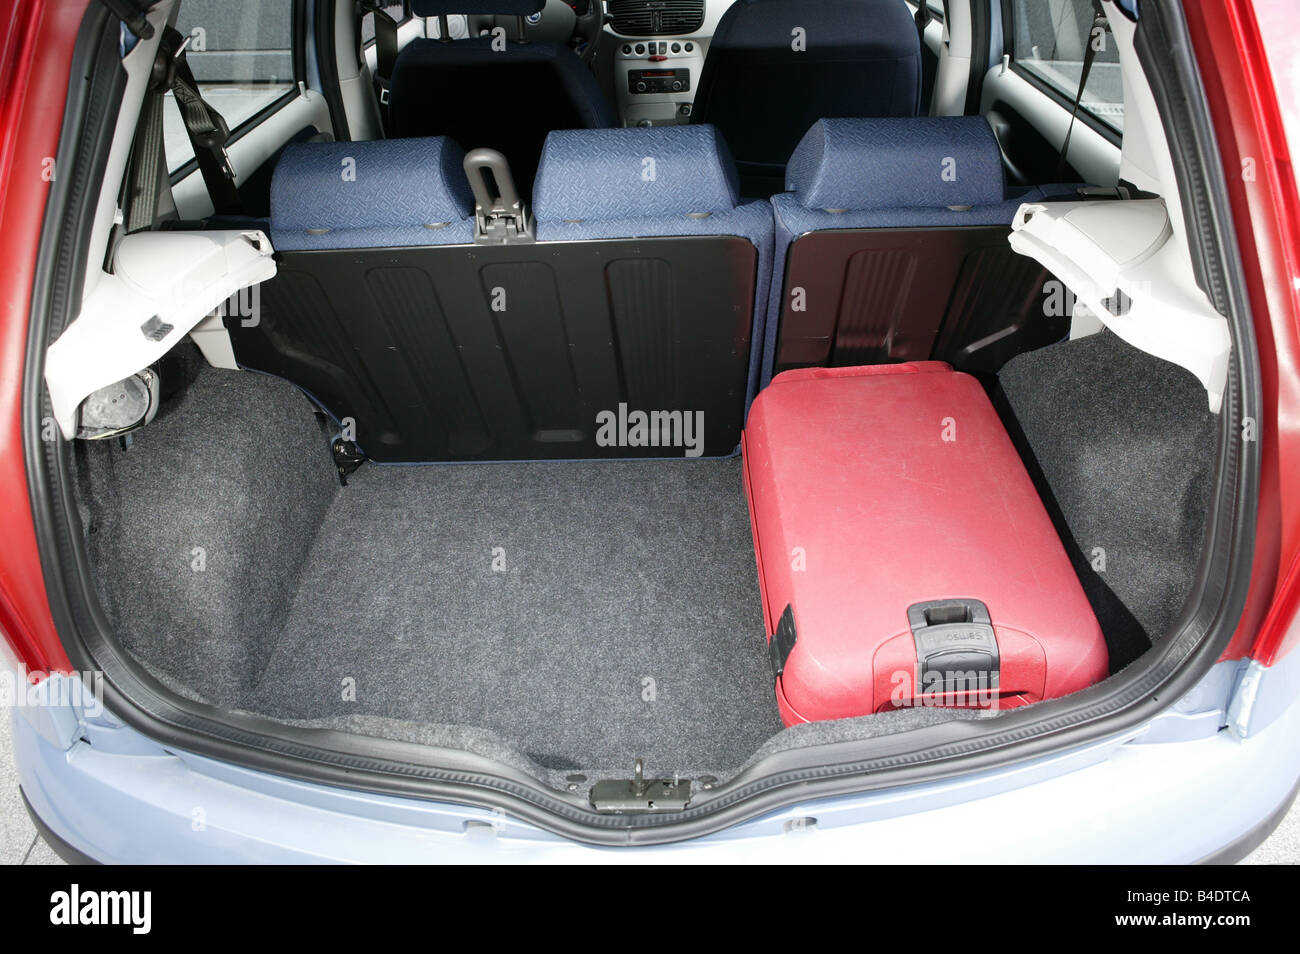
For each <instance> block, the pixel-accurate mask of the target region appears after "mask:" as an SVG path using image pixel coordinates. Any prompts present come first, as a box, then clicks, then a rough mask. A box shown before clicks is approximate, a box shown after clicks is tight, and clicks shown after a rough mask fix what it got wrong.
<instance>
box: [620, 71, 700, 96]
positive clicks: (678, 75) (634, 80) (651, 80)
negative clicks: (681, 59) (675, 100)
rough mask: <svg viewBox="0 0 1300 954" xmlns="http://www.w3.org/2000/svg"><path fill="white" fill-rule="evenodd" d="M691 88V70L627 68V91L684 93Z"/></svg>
mask: <svg viewBox="0 0 1300 954" xmlns="http://www.w3.org/2000/svg"><path fill="white" fill-rule="evenodd" d="M690 88H691V71H690V70H689V69H680V70H629V71H628V74H627V91H628V92H629V93H684V92H686V91H688V90H689V89H690Z"/></svg>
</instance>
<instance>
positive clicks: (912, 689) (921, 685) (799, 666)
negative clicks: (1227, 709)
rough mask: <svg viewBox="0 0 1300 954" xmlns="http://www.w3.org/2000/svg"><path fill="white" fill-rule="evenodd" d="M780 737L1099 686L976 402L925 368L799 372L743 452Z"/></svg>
mask: <svg viewBox="0 0 1300 954" xmlns="http://www.w3.org/2000/svg"><path fill="white" fill-rule="evenodd" d="M743 446H744V463H745V466H744V474H745V488H746V493H747V495H748V497H749V503H750V513H751V517H752V523H753V531H754V546H755V551H756V553H757V558H758V568H759V579H760V586H761V590H762V597H763V610H764V614H765V617H766V620H767V627H768V634H769V650H770V653H769V654H770V657H771V659H772V663H773V669H774V673H775V674H776V678H777V681H776V691H777V700H778V704H779V706H780V709H781V714H782V718H783V719H784V720H785V722H786V724H787V725H792V724H795V723H798V722H806V721H817V720H823V719H839V718H847V717H851V716H860V715H867V714H870V713H875V712H881V711H887V710H891V709H897V708H903V707H908V706H915V705H960V706H964V707H979V708H995V707H1012V706H1018V705H1023V704H1025V703H1029V702H1035V701H1038V700H1042V699H1049V698H1055V697H1057V696H1061V695H1064V694H1066V693H1068V692H1073V691H1076V690H1079V689H1083V688H1085V687H1087V686H1089V685H1091V684H1093V683H1095V682H1097V681H1098V680H1100V679H1103V678H1105V676H1106V675H1107V673H1108V656H1107V649H1106V643H1105V641H1104V639H1103V637H1102V633H1101V630H1100V627H1099V625H1098V623H1097V619H1096V617H1095V616H1094V614H1093V611H1092V608H1091V606H1090V605H1089V603H1088V600H1087V598H1086V597H1085V595H1084V592H1083V589H1082V587H1081V585H1080V583H1079V580H1078V578H1077V577H1076V576H1075V573H1074V569H1073V567H1072V565H1071V563H1070V559H1069V557H1068V556H1067V555H1066V552H1065V548H1064V546H1063V545H1062V543H1061V541H1060V539H1059V537H1058V536H1057V534H1056V531H1055V529H1054V528H1053V526H1052V522H1051V520H1050V518H1049V517H1048V515H1047V512H1046V510H1045V508H1044V507H1043V504H1042V502H1041V501H1040V500H1039V498H1038V496H1037V492H1036V491H1035V488H1034V485H1033V482H1032V481H1031V479H1030V477H1029V475H1028V473H1027V472H1026V470H1025V467H1024V464H1023V463H1022V462H1021V460H1020V458H1019V456H1018V455H1017V453H1016V449H1015V447H1014V446H1013V444H1012V442H1011V439H1010V438H1009V437H1008V435H1007V433H1006V431H1005V430H1004V428H1003V426H1002V424H1001V421H1000V420H999V418H998V416H997V414H996V412H995V411H994V409H993V406H992V404H991V403H990V401H989V399H988V397H987V396H986V395H985V393H984V390H983V388H982V387H981V386H980V384H979V383H978V382H977V381H976V380H975V379H974V378H973V377H971V376H969V375H966V374H962V373H959V372H954V371H953V370H952V369H951V368H950V367H949V366H948V365H946V364H943V363H941V362H915V363H905V364H895V365H882V366H875V367H862V368H839V369H803V370H796V371H789V372H786V373H784V374H781V375H778V376H777V377H776V379H775V380H773V382H772V384H771V385H770V386H769V387H768V388H766V389H765V390H764V391H763V392H762V393H760V394H759V396H758V398H757V399H756V400H755V402H754V405H753V408H752V410H751V412H750V415H749V420H748V423H747V425H746V429H745V435H744V445H743Z"/></svg>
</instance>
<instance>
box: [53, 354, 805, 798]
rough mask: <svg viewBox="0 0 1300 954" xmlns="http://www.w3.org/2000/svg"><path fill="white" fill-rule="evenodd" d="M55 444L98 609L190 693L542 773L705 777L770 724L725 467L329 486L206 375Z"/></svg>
mask: <svg viewBox="0 0 1300 954" xmlns="http://www.w3.org/2000/svg"><path fill="white" fill-rule="evenodd" d="M197 360H198V359H197V358H195V361H197ZM78 455H79V456H78V466H79V470H80V474H81V489H82V498H83V506H82V517H83V521H84V522H85V524H86V526H87V547H88V550H89V553H90V556H91V559H92V562H93V563H94V565H95V566H96V568H97V570H98V572H97V573H96V579H97V583H98V585H99V588H100V594H101V598H102V602H103V604H104V606H105V608H106V610H107V612H108V614H109V617H110V619H111V620H112V621H113V623H114V626H115V628H116V630H117V632H118V634H119V636H120V638H121V639H122V641H123V643H124V645H125V646H126V647H127V649H128V650H130V651H131V653H132V654H133V655H134V656H135V657H136V658H137V659H139V660H140V661H141V662H142V663H143V664H144V665H145V666H146V667H147V668H148V669H150V670H151V671H152V672H153V673H154V674H155V675H156V676H157V677H158V678H160V679H162V680H164V681H165V682H166V683H167V684H168V685H172V686H175V685H177V684H179V685H183V686H185V687H187V688H188V690H189V694H190V695H196V696H198V697H201V698H203V699H206V700H210V701H212V702H214V703H216V704H218V705H221V706H224V707H227V708H233V709H244V710H248V711H252V712H256V713H260V714H263V715H266V716H270V717H272V718H277V719H283V720H293V721H299V722H301V721H306V722H315V723H317V724H321V725H342V724H357V723H360V722H365V721H366V720H370V721H371V722H374V721H375V720H389V722H390V723H391V722H392V721H404V722H408V723H419V724H421V725H424V726H427V727H429V732H430V733H432V735H431V737H432V738H443V739H444V740H446V739H461V738H462V737H465V738H468V737H470V736H474V737H475V738H480V737H481V739H480V748H482V747H484V746H486V747H487V749H489V750H491V751H493V752H499V751H500V750H501V746H502V745H505V746H510V747H513V749H515V750H517V751H519V752H521V753H525V754H526V755H527V756H528V757H530V758H531V759H532V760H533V762H534V763H535V764H536V765H537V766H539V768H540V769H541V770H542V771H541V774H543V775H545V776H547V777H550V778H552V779H554V778H556V777H557V776H556V773H563V772H565V771H566V770H572V771H574V772H577V771H581V770H584V769H585V770H593V769H594V770H596V771H600V772H608V771H617V772H620V773H622V774H628V773H630V772H631V769H632V763H633V760H634V759H635V758H637V757H638V756H640V757H643V758H644V759H645V760H646V769H647V771H648V772H654V773H659V774H665V773H667V774H671V773H672V772H675V771H681V772H682V773H683V774H692V775H695V776H698V775H699V774H701V773H705V772H707V773H710V774H714V775H719V776H722V775H724V774H727V773H728V770H734V769H736V768H738V767H739V766H741V765H742V764H743V763H744V762H745V761H746V760H747V759H748V758H749V757H750V756H751V755H752V754H753V752H754V750H755V749H757V748H758V747H759V746H760V745H761V744H762V743H763V742H764V741H765V740H767V739H768V738H769V737H770V736H772V735H773V734H775V733H776V732H778V731H780V729H781V723H780V719H779V717H778V714H777V710H776V701H775V697H774V694H773V687H772V675H771V672H770V670H769V668H768V663H767V660H766V653H765V641H764V631H763V616H762V609H761V604H760V601H759V593H758V583H757V573H756V570H755V566H754V549H753V544H752V539H751V536H750V530H749V516H748V512H747V508H746V504H745V495H744V490H743V487H742V484H741V471H740V461H739V460H738V459H735V460H722V461H707V460H701V461H693V460H692V461H686V460H676V461H661V462H653V461H638V462H633V463H610V462H604V463H528V464H499V465H492V464H474V465H464V466H432V467H387V468H384V467H376V466H374V465H366V466H364V467H362V468H361V470H359V471H358V472H357V473H355V474H353V475H352V477H351V478H350V479H349V484H348V486H347V487H339V483H338V479H337V477H336V476H335V475H334V473H333V467H332V464H331V462H330V460H329V452H328V441H327V435H326V434H325V433H324V432H323V431H322V429H321V428H320V427H319V426H318V425H317V424H316V422H314V421H313V418H312V410H311V406H310V405H309V403H308V402H307V401H306V399H305V398H304V397H303V396H302V395H301V394H300V393H299V392H298V391H297V390H296V389H294V388H293V387H291V386H290V385H288V384H286V383H285V382H283V381H280V380H277V379H274V378H268V377H265V376H262V375H256V374H248V373H241V372H233V371H215V370H212V369H209V368H200V369H195V370H193V371H192V380H191V381H190V383H189V384H188V386H187V387H185V388H183V389H182V390H180V391H179V393H178V394H177V395H176V396H175V397H174V398H173V399H172V400H170V401H169V402H167V403H165V404H164V407H163V412H161V413H160V414H159V417H158V419H157V420H155V421H154V422H153V423H152V424H150V425H149V426H148V427H147V428H144V429H142V430H141V431H139V432H138V433H137V434H135V435H134V440H133V441H132V442H131V443H130V445H129V446H123V445H121V444H119V443H118V442H115V441H106V442H96V443H84V442H82V443H80V444H78ZM376 724H379V723H376ZM475 732H478V733H479V734H478V736H475ZM467 733H468V734H467ZM494 740H495V741H494ZM558 777H559V778H560V779H561V780H562V779H563V775H562V774H560V775H559V776H558Z"/></svg>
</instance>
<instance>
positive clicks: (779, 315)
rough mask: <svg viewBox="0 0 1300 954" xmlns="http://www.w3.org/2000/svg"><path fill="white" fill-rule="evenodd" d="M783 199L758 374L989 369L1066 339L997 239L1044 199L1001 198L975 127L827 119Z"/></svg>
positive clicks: (1032, 266)
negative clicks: (941, 365)
mask: <svg viewBox="0 0 1300 954" xmlns="http://www.w3.org/2000/svg"><path fill="white" fill-rule="evenodd" d="M786 189H787V191H786V192H785V193H784V194H781V195H777V196H774V197H773V198H772V206H773V211H774V215H775V221H776V252H775V258H776V268H777V270H778V275H780V276H783V280H782V278H780V277H778V278H777V279H776V280H775V281H774V282H773V287H772V295H771V299H770V304H769V309H768V317H769V321H768V341H767V346H766V347H767V356H766V357H767V360H766V364H765V373H766V377H770V375H771V374H775V373H780V372H781V371H784V370H788V369H790V368H800V367H820V366H852V365H862V364H874V363H877V362H891V361H915V360H928V359H939V360H945V361H949V362H952V363H954V364H957V365H958V366H960V367H962V368H963V369H967V370H981V371H989V372H993V371H996V370H997V369H998V368H999V367H1001V365H1002V364H1003V363H1005V362H1006V361H1007V360H1009V359H1010V358H1011V357H1013V356H1014V355H1015V354H1016V353H1018V352H1019V351H1022V350H1028V349H1029V348H1034V347H1040V346H1043V345H1046V344H1050V343H1052V342H1054V341H1057V340H1059V339H1060V338H1061V337H1063V336H1064V334H1065V333H1066V332H1067V331H1068V319H1066V318H1064V316H1060V317H1058V318H1056V319H1053V318H1052V317H1050V316H1044V314H1043V308H1042V301H1043V298H1042V290H1043V284H1044V283H1045V282H1046V281H1047V280H1048V278H1049V277H1050V276H1049V275H1048V274H1047V272H1046V271H1045V270H1044V269H1042V268H1041V266H1039V265H1038V264H1037V263H1036V262H1034V261H1032V260H1030V259H1027V258H1024V257H1023V256H1019V255H1016V254H1015V253H1014V252H1012V250H1011V248H1010V247H1009V245H1008V243H1007V236H1008V235H1009V234H1010V231H1011V221H1012V219H1013V218H1014V216H1015V213H1016V210H1017V209H1018V208H1019V207H1020V205H1021V203H1022V202H1027V201H1039V200H1041V199H1042V198H1044V196H1045V194H1047V193H1045V192H1044V190H1043V189H1040V188H1036V187H1035V188H1031V189H1019V190H1008V189H1007V187H1006V185H1005V181H1004V175H1003V170H1002V158H1001V151H1000V150H999V147H998V143H997V140H996V139H995V138H994V135H993V131H992V129H991V128H990V127H989V125H988V122H987V121H986V120H985V119H984V118H983V117H980V116H936V117H916V118H893V119H823V120H821V121H820V122H818V123H817V124H816V125H815V126H813V127H812V129H811V130H809V132H808V134H807V135H806V136H805V137H804V139H803V140H802V142H801V143H800V144H799V147H798V149H796V151H795V153H794V155H793V156H792V157H791V159H790V162H789V164H788V167H787V172H786ZM1047 191H1048V192H1059V191H1062V189H1061V188H1059V187H1049V188H1048V190H1047ZM1067 191H1073V190H1072V189H1068V190H1067Z"/></svg>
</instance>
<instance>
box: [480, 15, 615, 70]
mask: <svg viewBox="0 0 1300 954" xmlns="http://www.w3.org/2000/svg"><path fill="white" fill-rule="evenodd" d="M489 19H490V20H491V21H492V24H493V25H494V26H501V27H505V29H506V35H507V36H508V37H509V38H510V39H512V40H519V39H523V40H528V41H544V42H549V43H558V44H560V45H562V46H568V47H569V48H571V49H572V50H573V52H574V53H576V54H578V56H580V57H582V60H583V62H590V60H591V58H592V57H593V56H595V55H596V46H597V43H598V41H599V40H600V28H601V27H602V26H604V24H605V10H604V5H603V4H602V3H601V0H546V7H545V9H543V10H542V12H541V13H534V14H533V15H531V16H527V17H524V18H523V20H524V33H523V36H522V37H520V35H519V27H518V23H519V18H518V17H509V16H493V17H490V18H489Z"/></svg>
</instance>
